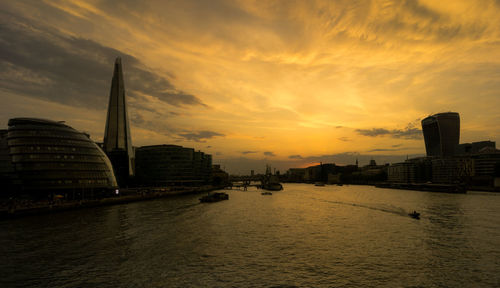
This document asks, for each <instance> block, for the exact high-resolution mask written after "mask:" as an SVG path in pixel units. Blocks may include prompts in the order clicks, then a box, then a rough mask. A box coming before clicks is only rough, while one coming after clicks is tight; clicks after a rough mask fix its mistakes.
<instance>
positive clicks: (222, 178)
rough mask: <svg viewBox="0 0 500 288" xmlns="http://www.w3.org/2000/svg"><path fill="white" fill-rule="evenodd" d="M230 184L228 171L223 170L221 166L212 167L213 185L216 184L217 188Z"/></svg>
mask: <svg viewBox="0 0 500 288" xmlns="http://www.w3.org/2000/svg"><path fill="white" fill-rule="evenodd" d="M252 171H253V170H252ZM252 176H253V175H252ZM228 183H229V174H228V173H227V172H226V171H224V170H222V168H221V167H220V165H219V164H215V165H212V184H214V185H215V186H219V185H227V184H228Z"/></svg>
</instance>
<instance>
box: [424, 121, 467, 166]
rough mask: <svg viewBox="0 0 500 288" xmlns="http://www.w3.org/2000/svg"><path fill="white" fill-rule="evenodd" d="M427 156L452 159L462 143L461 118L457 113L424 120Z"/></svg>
mask: <svg viewBox="0 0 500 288" xmlns="http://www.w3.org/2000/svg"><path fill="white" fill-rule="evenodd" d="M422 132H423V134H424V140H425V150H426V153H427V156H436V157H451V156H453V155H455V151H456V149H457V147H458V143H459V141H460V116H459V114H458V113H456V112H446V113H438V114H435V115H432V116H429V117H427V118H425V119H423V120H422Z"/></svg>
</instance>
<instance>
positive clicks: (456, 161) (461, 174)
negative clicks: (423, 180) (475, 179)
mask: <svg viewBox="0 0 500 288" xmlns="http://www.w3.org/2000/svg"><path fill="white" fill-rule="evenodd" d="M431 163H432V183H444V184H450V183H467V182H469V179H470V178H471V177H472V176H474V166H473V165H474V163H473V160H472V159H471V158H470V157H452V158H434V159H432V160H431Z"/></svg>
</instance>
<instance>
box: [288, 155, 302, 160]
mask: <svg viewBox="0 0 500 288" xmlns="http://www.w3.org/2000/svg"><path fill="white" fill-rule="evenodd" d="M288 158H289V159H303V158H302V156H300V155H290V156H288Z"/></svg>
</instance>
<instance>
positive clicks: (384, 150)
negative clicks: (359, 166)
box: [367, 148, 403, 152]
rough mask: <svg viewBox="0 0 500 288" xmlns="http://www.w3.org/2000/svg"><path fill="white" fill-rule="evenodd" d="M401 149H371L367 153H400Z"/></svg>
mask: <svg viewBox="0 0 500 288" xmlns="http://www.w3.org/2000/svg"><path fill="white" fill-rule="evenodd" d="M400 150H403V149H397V148H378V149H371V150H368V151H367V152H388V151H400Z"/></svg>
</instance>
